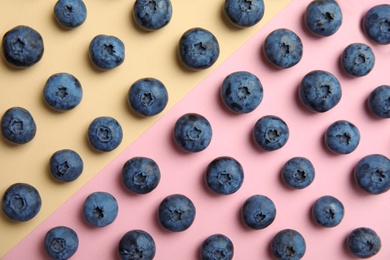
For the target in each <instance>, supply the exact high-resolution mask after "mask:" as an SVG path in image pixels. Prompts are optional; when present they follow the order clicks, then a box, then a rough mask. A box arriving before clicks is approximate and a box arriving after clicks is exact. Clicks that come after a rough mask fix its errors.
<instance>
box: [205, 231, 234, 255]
mask: <svg viewBox="0 0 390 260" xmlns="http://www.w3.org/2000/svg"><path fill="white" fill-rule="evenodd" d="M233 254H234V246H233V242H232V241H231V240H230V239H229V238H228V237H227V236H225V235H222V234H214V235H211V236H209V237H207V238H206V239H205V240H204V241H203V243H202V246H201V248H200V259H201V260H216V259H218V260H231V259H233Z"/></svg>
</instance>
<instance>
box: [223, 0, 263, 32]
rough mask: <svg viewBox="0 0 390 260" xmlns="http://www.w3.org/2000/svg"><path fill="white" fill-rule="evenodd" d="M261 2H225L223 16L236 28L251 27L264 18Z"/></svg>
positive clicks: (236, 0)
mask: <svg viewBox="0 0 390 260" xmlns="http://www.w3.org/2000/svg"><path fill="white" fill-rule="evenodd" d="M264 9H265V7H264V1H263V0H226V1H225V5H224V8H223V10H224V14H225V16H226V17H227V18H228V20H229V21H230V22H231V23H232V24H233V25H235V26H237V27H243V28H246V27H251V26H254V25H255V24H257V23H258V22H260V20H261V19H262V18H263V16H264Z"/></svg>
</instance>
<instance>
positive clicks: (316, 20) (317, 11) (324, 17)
mask: <svg viewBox="0 0 390 260" xmlns="http://www.w3.org/2000/svg"><path fill="white" fill-rule="evenodd" d="M304 19H305V24H306V26H307V28H309V30H310V31H311V32H312V33H313V34H315V35H317V36H320V37H327V36H331V35H333V34H335V33H336V32H337V31H338V29H339V28H340V26H341V24H342V22H343V14H342V12H341V9H340V6H339V4H338V3H337V2H336V1H334V0H313V1H312V2H311V3H309V5H308V6H307V7H306V12H305V18H304Z"/></svg>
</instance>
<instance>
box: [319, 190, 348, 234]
mask: <svg viewBox="0 0 390 260" xmlns="http://www.w3.org/2000/svg"><path fill="white" fill-rule="evenodd" d="M312 215H313V219H314V220H315V222H316V223H318V224H319V225H320V226H323V227H335V226H337V225H338V224H340V222H341V220H342V219H343V218H344V205H343V203H341V201H340V200H338V199H337V198H335V197H333V196H329V195H328V196H322V197H320V198H318V199H317V200H316V201H315V202H314V204H313V207H312Z"/></svg>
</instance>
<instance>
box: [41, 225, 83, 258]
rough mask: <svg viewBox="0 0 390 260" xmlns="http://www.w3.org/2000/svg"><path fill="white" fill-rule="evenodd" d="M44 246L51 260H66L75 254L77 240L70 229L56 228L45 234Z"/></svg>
mask: <svg viewBox="0 0 390 260" xmlns="http://www.w3.org/2000/svg"><path fill="white" fill-rule="evenodd" d="M44 246H45V251H46V253H47V254H48V255H49V256H50V258H51V259H56V260H66V259H69V258H71V257H72V256H73V255H74V254H75V253H76V251H77V249H78V247H79V238H78V236H77V233H76V232H75V231H74V230H73V229H71V228H70V227H66V226H57V227H54V228H52V229H50V230H49V231H48V232H47V233H46V235H45V239H44Z"/></svg>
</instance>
